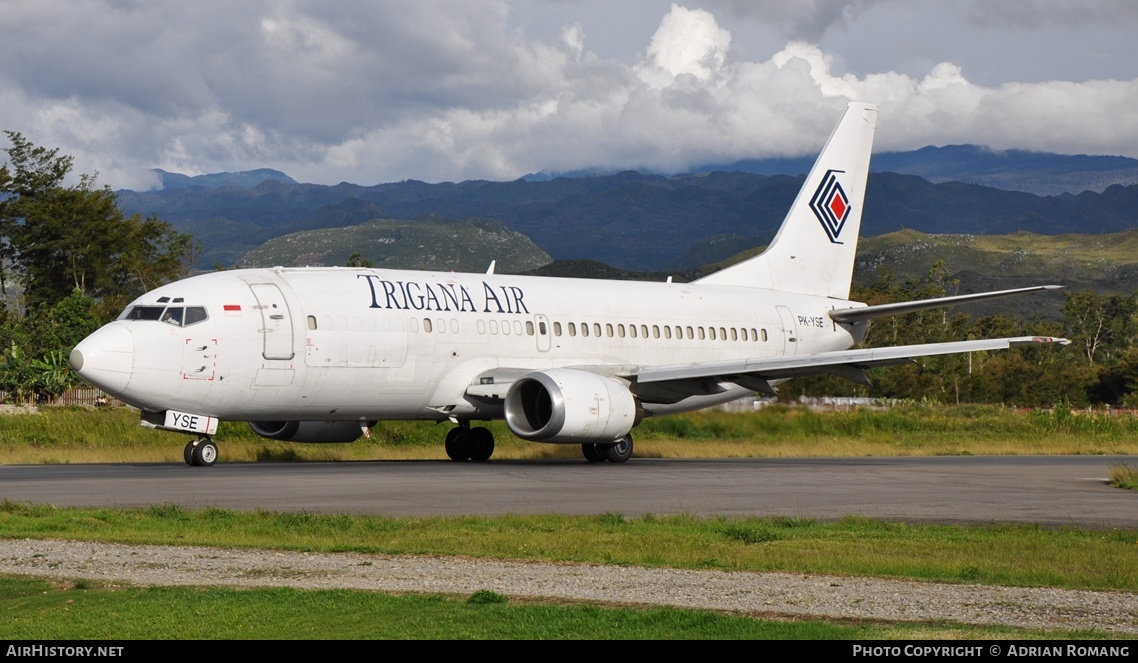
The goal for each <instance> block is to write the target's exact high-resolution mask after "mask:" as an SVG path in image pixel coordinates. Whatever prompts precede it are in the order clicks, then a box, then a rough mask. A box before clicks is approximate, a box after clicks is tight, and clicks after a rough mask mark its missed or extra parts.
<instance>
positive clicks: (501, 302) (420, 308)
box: [80, 268, 863, 421]
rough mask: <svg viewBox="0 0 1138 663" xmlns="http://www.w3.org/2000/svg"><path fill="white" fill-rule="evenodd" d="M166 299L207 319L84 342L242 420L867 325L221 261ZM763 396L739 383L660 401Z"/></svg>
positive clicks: (770, 298) (674, 406) (443, 406)
mask: <svg viewBox="0 0 1138 663" xmlns="http://www.w3.org/2000/svg"><path fill="white" fill-rule="evenodd" d="M163 298H168V301H166V302H162V303H159V300H160V299H163ZM163 305H165V306H168V307H186V308H187V310H188V308H189V307H204V309H205V313H206V319H204V320H202V321H200V322H196V323H193V324H188V325H185V326H179V325H174V324H167V323H164V322H162V321H160V320H157V319H152V320H144V319H123V318H120V319H119V320H118V321H116V322H114V323H111V324H110V325H107V326H106V327H105V328H104V329H103V330H100V331H99V332H96V334H95V335H93V336H92V337H91V338H90V339H88V340H87V341H85V342H84V344H83V345H81V346H80V349H81V350H84V348H86V350H84V352H87V353H88V356H86V357H85V362H86V363H87V370H86V371H85V372H84V375H85V378H86V379H88V380H91V381H93V382H95V383H96V385H97V386H100V387H102V388H103V389H104V390H106V391H108V392H109V393H111V394H112V395H114V396H115V397H117V398H119V399H120V400H122V401H124V402H126V403H129V404H131V405H134V406H136V407H139V408H142V409H144V410H151V411H163V410H178V411H185V412H193V413H197V414H201V415H207V416H211V417H215V418H217V419H222V420H241V421H250V420H260V419H282V418H287V419H294V420H328V421H331V420H358V419H366V420H383V419H435V420H443V419H447V418H452V419H454V418H466V419H482V418H485V419H489V418H499V417H501V416H502V409H501V404H500V401H497V400H496V399H493V398H490V399H472V398H470V397H469V396H468V394H467V392H468V390H470V389H471V387H472V385H479V382H480V380H482V381H483V382H484V383H485V382H486V381H487V378H486V377H480V376H487V375H490V376H493V374H494V371H495V370H497V369H508V370H510V371H513V372H514V373H517V372H519V371H523V370H529V369H549V368H556V367H574V366H580V367H588V369H589V370H591V371H592V372H600V373H604V372H605V371H606V368H605V367H611V372H612V373H613V374H614V375H616V374H619V373H620V371H621V368H622V367H629V366H665V365H685V364H698V363H707V362H716V361H723V360H730V359H741V358H764V357H777V356H781V355H791V354H812V353H817V352H824V351H828V350H843V349H846V348H849V347H851V346H852V345H853V344H854V343H855V342H857V341H858V340H860V338H855V336H856V335H858V334H859V332H860V331H863V329H862V328H860V327H859V328H854V329H855V331H854V332H853V333H852V334H851V331H850V329H851V328H850V327H849V326H848V325H847V326H842V325H837V324H835V323H834V322H832V321H831V320H830V318H829V317H828V316H827V312H828V311H829V310H831V309H833V308H835V307H837V308H843V307H847V306H849V305H850V302H847V301H844V300H833V299H828V298H824V297H814V296H807V295H796V294H791V293H785V292H774V291H769V290H762V289H756V288H744V287H729V286H708V285H697V284H684V283H645V282H626V281H599V280H585V279H560V278H542V277H524V276H510V275H492V274H456V273H445V272H411V271H394V270H377V269H356V268H303V269H282V268H275V269H258V270H235V271H225V272H217V273H212V274H206V275H202V276H198V277H194V278H190V279H186V280H183V281H179V282H177V283H174V284H170V285H167V286H164V287H162V288H159V289H157V290H154V291H151V292H149V293H147V294H146V295H144V296H143V297H141V298H140V299H138V300H137V301H135V302H134V303H133V304H132V307H133V306H163ZM130 310H131V307H128V309H127V311H128V312H129V311H130ZM128 346H129V347H128ZM98 352H102V353H103V354H102V355H101V356H100V355H98V354H97V353H98ZM128 357H129V359H128ZM128 361H129V365H127V363H126V362H128ZM100 376H102V377H100ZM490 381H491V382H492V381H493V380H492V379H491V380H490ZM483 390H484V391H486V390H489V391H492V390H493V389H492V387H488V388H483ZM634 391H635V389H634ZM749 393H752V392H751V391H750V390H747V389H744V388H742V387H739V386H737V385H734V384H730V383H726V384H725V385H724V386H723V388H722V390H719V391H718V392H717V393H714V394H711V395H708V396H692V397H689V398H685V399H682V400H680V401H679V402H675V403H654V404H653V403H644V404H642V410H643V412H644V414H645V415H652V414H663V413H670V412H679V411H685V410H692V409H697V408H700V407H707V406H708V405H713V404H715V403H717V402H726V401H729V400H733V399H736V398H739V397H742V396H745V395H747V394H749ZM286 413H287V416H284V415H285V414H286Z"/></svg>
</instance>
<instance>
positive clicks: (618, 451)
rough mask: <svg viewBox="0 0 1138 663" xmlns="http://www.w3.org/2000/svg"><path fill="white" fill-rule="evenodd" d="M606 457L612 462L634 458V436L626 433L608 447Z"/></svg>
mask: <svg viewBox="0 0 1138 663" xmlns="http://www.w3.org/2000/svg"><path fill="white" fill-rule="evenodd" d="M605 458H607V459H608V461H609V462H610V463H625V462H628V459H629V458H632V436H631V435H625V436H624V438H622V439H621V440H620V442H617V443H616V444H611V445H609V446H608V447H606V448H605Z"/></svg>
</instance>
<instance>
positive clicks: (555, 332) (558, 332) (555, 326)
mask: <svg viewBox="0 0 1138 663" xmlns="http://www.w3.org/2000/svg"><path fill="white" fill-rule="evenodd" d="M553 335H554V336H560V335H561V323H560V322H555V323H553Z"/></svg>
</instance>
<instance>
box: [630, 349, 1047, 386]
mask: <svg viewBox="0 0 1138 663" xmlns="http://www.w3.org/2000/svg"><path fill="white" fill-rule="evenodd" d="M1049 343H1058V344H1061V345H1067V344H1068V343H1070V341H1068V340H1067V339H1065V338H1053V337H1050V336H1021V337H1017V338H993V339H984V340H977V341H955V342H950V343H926V344H921V345H899V346H894V347H887V348H861V349H854V350H839V351H834V352H820V353H817V354H810V355H799V356H796V355H789V356H783V357H771V358H767V359H739V360H731V361H721V362H710V363H702V364H686V365H675V366H653V367H642V368H638V369H635V370H634V371H631V372H630V373H628V374H626V377H627V378H629V379H630V380H633V381H634V382H635V383H636V384H637V386H638V387H639V388H641V389H642V390H643V391H644V392H645V394H644V395H647V394H648V393H649V392H651V390H652V387H653V386H657V385H658V386H659V387H660V388H661V389H660V390H659V391H660V392H661V395H664V394H665V393H666V392H675V393H677V394H678V393H682V392H686V393H689V394H692V393H713V392H714V391H715V388H714V386H713V385H712V384H709V383H714V382H732V383H735V384H738V385H739V386H742V387H745V388H748V389H752V390H754V391H757V392H761V393H767V394H773V393H775V392H774V389H773V388H772V387H771V385H770V382H771V381H772V380H785V379H787V378H793V377H800V376H804V375H819V374H823V373H830V374H834V375H837V376H839V377H843V378H846V379H848V380H851V381H853V382H858V383H861V384H869V378H867V377H866V375H865V373H864V370H865V369H867V368H873V367H875V366H889V365H893V364H903V363H906V362H908V361H910V360H912V359H914V358H917V357H930V356H934V355H946V354H957V353H964V352H979V351H982V350H1006V349H1008V348H1014V347H1022V346H1028V345H1040V344H1049Z"/></svg>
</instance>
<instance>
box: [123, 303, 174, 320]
mask: <svg viewBox="0 0 1138 663" xmlns="http://www.w3.org/2000/svg"><path fill="white" fill-rule="evenodd" d="M165 308H166V307H165V306H135V307H134V308H132V309H130V310H129V311H127V312H126V315H125V316H123V319H124V320H158V319H159V318H161V317H162V311H163V310H164V309H165Z"/></svg>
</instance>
